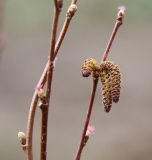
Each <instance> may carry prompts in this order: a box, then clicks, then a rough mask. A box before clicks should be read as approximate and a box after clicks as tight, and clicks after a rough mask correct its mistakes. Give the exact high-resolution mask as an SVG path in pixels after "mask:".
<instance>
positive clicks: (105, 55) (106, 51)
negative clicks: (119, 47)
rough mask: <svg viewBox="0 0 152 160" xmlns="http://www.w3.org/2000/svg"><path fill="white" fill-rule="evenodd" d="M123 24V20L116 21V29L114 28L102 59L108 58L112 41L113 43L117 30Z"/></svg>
mask: <svg viewBox="0 0 152 160" xmlns="http://www.w3.org/2000/svg"><path fill="white" fill-rule="evenodd" d="M121 24H122V22H121V21H119V20H117V21H116V23H115V26H114V29H113V31H112V34H111V37H110V39H109V42H108V44H107V47H106V50H105V52H104V55H103V59H102V61H105V60H106V59H107V56H108V54H109V51H110V48H111V46H112V43H113V40H114V38H115V36H116V33H117V31H118V29H119V27H120V25H121Z"/></svg>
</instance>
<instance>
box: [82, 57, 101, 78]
mask: <svg viewBox="0 0 152 160" xmlns="http://www.w3.org/2000/svg"><path fill="white" fill-rule="evenodd" d="M97 70H100V66H99V64H98V62H97V61H96V60H95V59H93V58H88V59H86V60H85V62H84V63H83V65H82V68H81V72H82V76H83V77H88V76H90V74H91V72H92V71H97Z"/></svg>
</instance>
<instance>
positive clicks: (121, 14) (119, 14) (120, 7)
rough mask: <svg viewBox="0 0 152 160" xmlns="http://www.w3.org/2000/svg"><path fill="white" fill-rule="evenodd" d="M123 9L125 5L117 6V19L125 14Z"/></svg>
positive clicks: (120, 18)
mask: <svg viewBox="0 0 152 160" xmlns="http://www.w3.org/2000/svg"><path fill="white" fill-rule="evenodd" d="M125 10H126V7H125V6H119V7H118V14H117V19H118V20H122V18H123V17H124V15H125Z"/></svg>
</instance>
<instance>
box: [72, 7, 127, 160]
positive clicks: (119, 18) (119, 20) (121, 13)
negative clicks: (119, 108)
mask: <svg viewBox="0 0 152 160" xmlns="http://www.w3.org/2000/svg"><path fill="white" fill-rule="evenodd" d="M124 10H125V8H121V9H119V12H118V14H117V20H116V23H115V26H114V29H113V32H112V33H111V36H110V40H109V42H108V45H107V47H106V50H105V52H104V55H103V58H102V61H106V59H107V56H108V53H109V51H110V48H111V46H112V43H113V41H114V38H115V35H116V33H117V31H118V29H119V27H120V25H121V24H122V19H123V16H124ZM101 63H102V62H101ZM97 84H98V77H94V79H93V88H92V94H91V98H90V103H89V107H88V112H87V115H86V120H85V123H84V128H83V133H82V137H81V141H80V144H79V147H78V151H77V154H76V157H75V160H80V159H81V153H82V150H83V148H84V142H85V136H86V132H87V128H88V125H89V121H90V117H91V113H92V108H93V103H94V98H95V94H96V89H97Z"/></svg>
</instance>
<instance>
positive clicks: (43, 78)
mask: <svg viewBox="0 0 152 160" xmlns="http://www.w3.org/2000/svg"><path fill="white" fill-rule="evenodd" d="M76 2H77V1H74V2H73V4H76ZM71 19H72V17H71V18H70V19H67V17H66V19H65V22H64V25H63V27H62V30H61V32H60V34H59V38H58V40H57V43H56V45H55V52H54V53H55V55H56V56H57V53H58V50H59V48H60V47H61V44H62V42H63V39H64V37H65V34H66V32H67V29H68V27H69V24H70V22H71ZM54 59H55V56H53V58H52V60H53V61H54ZM48 66H49V62H47V64H46V66H45V69H44V71H43V73H42V75H41V77H40V80H39V82H38V84H42V86H44V84H45V82H46V77H47V69H48ZM37 102H38V96H37V91H35V92H34V95H33V98H32V101H31V105H30V110H29V115H28V122H27V144H26V146H27V160H32V159H33V155H32V141H33V126H34V119H35V111H36V106H37Z"/></svg>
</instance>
